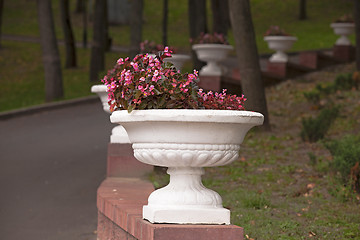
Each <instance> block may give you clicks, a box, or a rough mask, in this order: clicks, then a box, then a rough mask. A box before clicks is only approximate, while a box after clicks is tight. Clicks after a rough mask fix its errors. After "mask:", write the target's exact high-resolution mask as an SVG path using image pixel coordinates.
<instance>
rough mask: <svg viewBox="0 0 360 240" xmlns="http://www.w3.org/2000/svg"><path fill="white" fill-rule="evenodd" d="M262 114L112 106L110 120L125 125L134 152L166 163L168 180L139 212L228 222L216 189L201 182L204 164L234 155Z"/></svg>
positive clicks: (152, 217) (156, 218) (165, 219)
mask: <svg viewBox="0 0 360 240" xmlns="http://www.w3.org/2000/svg"><path fill="white" fill-rule="evenodd" d="M263 119H264V117H263V115H262V114H260V113H257V112H250V111H234V110H194V109H177V110H175V109H156V110H134V111H132V112H131V113H128V112H127V111H126V110H121V111H115V112H113V113H112V114H111V116H110V120H111V122H113V123H118V124H121V125H122V126H124V128H125V129H126V132H127V133H128V135H129V138H130V141H131V143H132V144H133V145H132V146H133V149H134V156H135V158H137V159H138V160H139V161H141V162H143V163H146V164H150V165H156V166H163V167H168V171H167V172H168V174H169V175H170V183H169V185H167V186H166V187H164V188H161V189H158V190H156V191H154V192H152V193H151V195H150V196H149V198H148V205H146V206H144V207H143V218H144V219H147V220H149V221H150V222H152V223H177V224H230V211H229V210H228V209H225V208H224V207H223V206H222V199H221V197H220V195H219V194H218V193H216V192H215V191H212V190H210V189H207V188H206V187H204V185H203V184H202V182H201V175H203V174H204V169H203V167H215V166H222V165H225V164H229V163H231V162H233V161H235V160H236V159H238V157H239V150H240V144H241V143H242V141H243V139H244V137H245V135H246V133H247V132H248V130H249V129H250V128H252V127H254V126H257V125H261V124H262V123H263Z"/></svg>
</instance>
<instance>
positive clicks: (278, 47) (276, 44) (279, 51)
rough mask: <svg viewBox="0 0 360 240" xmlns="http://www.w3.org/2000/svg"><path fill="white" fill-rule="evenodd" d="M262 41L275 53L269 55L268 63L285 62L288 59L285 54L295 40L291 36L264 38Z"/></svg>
mask: <svg viewBox="0 0 360 240" xmlns="http://www.w3.org/2000/svg"><path fill="white" fill-rule="evenodd" d="M264 40H265V41H266V42H267V43H268V46H269V48H270V49H271V50H274V51H276V52H275V53H274V54H273V55H271V57H270V59H269V61H270V62H287V61H288V59H289V57H288V55H287V54H286V53H285V52H286V51H288V50H289V49H291V47H292V46H293V44H294V43H295V42H296V41H297V38H296V37H293V36H266V37H264Z"/></svg>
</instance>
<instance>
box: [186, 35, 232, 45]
mask: <svg viewBox="0 0 360 240" xmlns="http://www.w3.org/2000/svg"><path fill="white" fill-rule="evenodd" d="M190 43H191V44H204V43H214V44H226V45H228V44H229V42H228V41H227V39H226V37H225V36H224V35H223V34H221V33H213V34H210V33H201V34H200V36H198V37H197V38H195V39H192V38H191V39H190Z"/></svg>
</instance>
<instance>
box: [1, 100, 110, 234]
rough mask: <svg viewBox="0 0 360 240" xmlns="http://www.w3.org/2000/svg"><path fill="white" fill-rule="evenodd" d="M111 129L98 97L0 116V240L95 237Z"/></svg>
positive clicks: (107, 116)
mask: <svg viewBox="0 0 360 240" xmlns="http://www.w3.org/2000/svg"><path fill="white" fill-rule="evenodd" d="M112 127H113V125H112V124H111V123H110V122H109V115H108V114H106V113H105V112H104V111H103V110H102V106H101V103H100V100H99V101H85V102H83V103H81V104H78V105H71V106H69V105H68V106H67V107H66V108H56V109H54V110H43V111H40V112H37V113H34V114H30V115H22V116H18V117H13V118H10V119H5V120H4V119H2V120H1V119H0V239H2V240H19V239H27V240H65V239H66V240H95V239H96V232H95V231H96V226H97V209H96V190H97V187H98V186H99V185H100V183H101V182H102V180H103V179H105V174H106V156H107V144H108V142H109V138H110V133H111V129H112Z"/></svg>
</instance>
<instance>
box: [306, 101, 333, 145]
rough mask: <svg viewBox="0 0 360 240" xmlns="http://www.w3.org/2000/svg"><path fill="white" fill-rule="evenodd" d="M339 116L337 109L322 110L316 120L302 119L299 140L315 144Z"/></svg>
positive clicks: (311, 118) (310, 118)
mask: <svg viewBox="0 0 360 240" xmlns="http://www.w3.org/2000/svg"><path fill="white" fill-rule="evenodd" d="M338 114H339V108H338V107H332V108H324V109H322V110H321V111H320V113H319V115H318V116H317V117H316V118H313V117H309V118H303V119H302V130H301V133H300V134H301V138H302V139H303V140H304V141H309V142H316V141H318V140H319V139H322V138H324V136H325V134H326V133H327V131H328V130H329V128H330V126H331V124H332V123H333V121H334V120H335V119H336V117H337V116H338Z"/></svg>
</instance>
